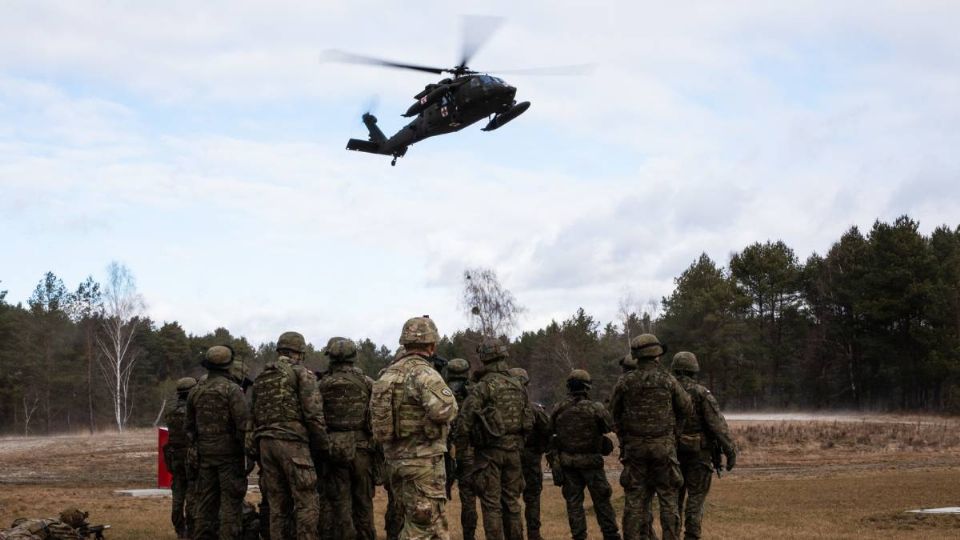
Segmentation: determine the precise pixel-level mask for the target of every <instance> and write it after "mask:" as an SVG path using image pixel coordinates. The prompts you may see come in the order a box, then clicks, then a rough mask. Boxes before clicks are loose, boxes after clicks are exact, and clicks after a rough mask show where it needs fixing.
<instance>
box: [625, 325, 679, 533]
mask: <svg viewBox="0 0 960 540" xmlns="http://www.w3.org/2000/svg"><path fill="white" fill-rule="evenodd" d="M665 350H666V349H665V347H664V346H663V345H661V344H660V341H659V340H658V339H657V337H656V336H654V335H653V334H641V335H639V336H637V337H635V338H633V339H632V340H631V342H630V351H631V354H632V355H633V357H634V358H636V359H637V361H638V363H639V365H638V367H637V369H636V370H634V371H630V372H628V373H626V374H625V375H623V376H621V377H620V380H619V381H618V382H617V385H616V387H615V388H614V390H613V397H612V398H611V400H610V408H611V412H612V413H613V420H614V423H615V427H616V432H617V436H618V437H619V438H620V444H621V454H620V460H621V461H622V462H623V473H622V474H621V475H620V485H622V486H623V489H624V492H625V494H626V500H625V503H624V509H623V537H624V539H625V540H635V539H639V538H642V537H643V536H645V532H646V524H647V523H648V522H649V520H650V519H652V518H651V517H650V516H649V515H648V514H649V512H650V499H651V497H653V495H654V494H656V495H657V496H658V497H659V500H660V527H661V529H663V540H676V539H677V538H678V535H679V533H680V514H679V512H678V510H677V495H678V493H679V489H680V487H681V486H682V484H683V477H682V476H681V474H680V467H679V465H678V462H677V442H676V435H677V433H678V432H679V431H680V430H681V429H682V427H683V422H684V420H685V419H686V418H687V417H688V416H689V415H690V414H692V411H693V407H692V406H691V404H690V397H689V396H687V393H686V391H684V390H683V387H681V386H680V383H679V382H677V380H676V379H674V378H673V376H672V375H670V374H669V373H667V372H665V371H663V370H661V369H660V360H659V359H660V357H661V356H663V354H664V352H665Z"/></svg>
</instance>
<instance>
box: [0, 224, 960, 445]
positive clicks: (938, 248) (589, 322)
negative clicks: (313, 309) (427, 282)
mask: <svg viewBox="0 0 960 540" xmlns="http://www.w3.org/2000/svg"><path fill="white" fill-rule="evenodd" d="M726 263H727V264H726V265H722V264H718V263H717V262H716V261H714V260H712V259H711V258H710V257H708V256H707V255H706V254H703V255H700V256H699V257H698V258H697V259H696V260H694V261H693V262H692V263H691V264H690V266H689V267H688V268H687V269H686V270H684V271H683V273H681V274H680V276H678V277H677V278H676V279H675V287H674V289H673V291H672V292H671V293H670V294H669V295H668V296H666V297H664V298H662V299H661V300H660V301H656V302H649V303H647V304H646V305H639V304H638V303H637V302H634V301H633V300H632V299H631V298H630V297H629V296H625V297H624V298H623V299H621V302H620V305H619V306H618V308H619V309H618V314H619V315H618V320H616V321H600V320H598V319H597V318H595V317H594V316H592V315H590V314H589V313H587V312H586V311H585V310H583V309H582V308H581V309H577V310H576V311H574V312H573V313H572V314H571V315H570V316H569V317H568V318H566V319H564V320H560V321H552V322H551V323H550V324H548V325H546V326H545V327H543V328H540V329H537V330H526V331H523V332H520V333H519V334H518V335H517V333H516V332H515V330H516V328H517V321H518V319H519V317H520V315H521V314H522V312H523V307H522V305H521V303H520V301H518V300H517V299H516V298H514V296H513V295H512V293H511V292H510V291H509V290H507V289H506V288H504V287H503V286H502V285H501V284H500V282H499V281H498V279H497V276H496V273H495V272H494V271H493V270H489V269H469V270H467V271H465V272H464V279H463V288H462V299H461V300H462V306H461V307H462V308H463V310H464V313H465V314H466V315H467V316H468V318H469V319H470V321H471V325H470V327H469V328H465V329H461V330H457V331H455V332H453V333H451V334H448V335H446V336H444V337H443V339H442V341H441V343H440V346H439V347H438V352H439V354H440V355H442V356H444V357H446V358H453V357H462V358H466V359H467V360H469V361H470V362H471V363H472V364H473V365H474V367H478V366H479V360H478V358H477V355H476V353H475V347H476V344H477V343H478V342H479V340H480V338H481V336H483V335H491V334H492V335H500V336H502V337H503V338H504V339H509V340H510V341H511V343H512V345H511V361H512V363H513V364H514V365H517V366H520V367H523V368H526V369H527V370H528V371H529V372H530V374H531V379H532V380H531V394H532V397H533V398H534V399H536V400H538V401H541V402H543V403H545V404H547V405H550V404H552V403H555V402H556V401H558V400H559V399H560V398H561V397H562V395H563V393H564V380H565V377H566V374H567V373H569V371H570V370H571V369H575V368H583V369H587V370H588V371H589V372H590V373H591V374H592V376H593V379H594V387H593V392H594V395H595V396H596V397H600V398H606V397H607V396H609V395H610V393H611V391H612V388H613V385H614V383H615V382H616V379H617V376H618V375H619V373H620V367H619V365H618V361H619V360H620V359H621V358H623V356H624V355H625V354H627V353H628V351H629V348H628V345H627V344H628V343H629V340H630V338H631V337H632V336H636V335H638V334H640V333H644V332H654V333H656V334H657V335H658V336H659V337H660V339H661V340H662V341H664V342H665V343H667V344H668V347H669V349H670V353H668V355H667V358H669V357H670V356H672V352H677V351H680V350H690V351H693V352H695V353H696V354H697V356H698V358H699V359H700V364H701V380H703V381H704V382H705V383H706V384H707V385H708V386H709V387H710V388H711V389H712V390H713V392H714V394H715V395H716V396H717V397H718V399H719V400H720V402H721V404H722V405H723V406H724V407H726V408H728V409H735V410H758V409H776V410H783V409H807V410H808V409H849V410H876V411H931V412H947V413H956V412H960V227H958V228H953V229H951V228H949V227H946V226H942V227H939V228H937V229H935V230H934V231H933V232H932V233H931V234H930V235H924V234H922V233H920V231H919V226H918V223H917V222H916V221H914V220H912V219H911V218H909V217H907V216H903V217H900V218H898V219H896V220H894V221H893V222H892V223H887V222H882V221H877V222H876V223H874V225H873V227H872V228H871V229H870V230H869V231H868V232H867V233H866V234H864V233H862V232H861V231H860V230H859V229H858V228H856V227H853V228H851V229H849V230H848V231H846V232H845V233H844V234H843V235H842V236H841V237H840V239H839V240H837V241H836V242H834V244H833V245H832V246H831V247H830V249H829V250H828V251H827V252H826V253H825V254H816V253H815V254H812V255H810V256H809V257H807V258H806V259H805V260H803V261H801V260H800V259H799V257H798V256H797V254H796V253H795V252H794V251H793V250H792V249H791V248H790V247H789V246H788V245H786V244H785V243H784V242H782V241H766V242H757V243H754V244H752V245H750V246H747V247H745V248H744V249H743V250H741V251H740V252H738V253H734V254H733V255H732V256H731V257H730V259H729V260H728V261H726ZM508 336H510V337H508ZM357 341H358V345H359V349H360V353H359V356H358V364H359V365H360V367H361V368H362V369H364V371H365V372H366V373H367V374H368V375H370V376H372V377H375V376H376V375H377V373H378V372H379V370H380V369H382V368H383V366H385V365H386V364H387V363H388V362H389V361H390V360H391V359H392V357H393V354H394V351H393V349H392V347H387V346H385V345H382V344H377V343H374V342H373V341H372V340H370V339H367V338H361V339H358V340H357ZM324 343H325V339H324V341H323V343H319V342H318V343H317V344H315V345H311V348H310V350H309V352H308V355H307V360H306V362H307V365H308V366H310V367H311V368H312V369H315V370H318V371H321V370H323V369H325V359H324V357H323V355H322V354H321V352H320V350H319V349H320V347H321V346H322V345H323V344H324ZM215 344H225V345H230V346H231V347H232V348H233V349H234V351H235V353H236V357H237V358H238V360H239V361H241V362H243V363H244V364H245V365H246V366H247V367H248V368H249V369H250V371H251V373H252V374H254V375H255V374H256V373H257V372H259V370H260V369H262V366H263V364H264V363H265V362H266V361H268V360H269V359H271V358H272V357H273V356H274V355H275V354H276V353H275V352H273V345H274V344H273V343H263V344H259V345H254V344H251V343H250V342H249V341H248V340H247V339H246V338H244V337H243V336H235V335H233V334H231V332H230V331H229V330H227V329H226V328H218V329H216V330H214V331H212V332H209V333H207V334H203V335H194V334H188V333H187V332H186V331H185V330H184V329H183V328H182V327H181V326H180V324H179V323H177V322H176V321H173V322H157V321H153V320H151V319H150V318H149V317H147V316H146V315H145V314H144V312H143V301H142V299H141V298H140V297H139V295H138V294H137V292H136V288H135V284H134V282H133V277H132V274H131V273H130V272H129V270H128V269H126V267H124V266H123V265H120V264H117V263H113V264H111V266H110V267H109V269H108V272H107V279H106V280H105V282H104V283H103V284H101V283H98V282H97V281H96V280H94V279H93V278H92V277H90V278H87V279H86V280H84V281H83V282H81V283H80V284H78V285H77V286H76V288H73V289H70V288H68V287H67V286H66V285H65V284H64V283H63V282H62V280H60V278H58V277H57V276H56V275H55V274H54V273H52V272H48V273H47V274H46V275H44V276H43V277H42V278H41V279H40V281H39V283H38V285H37V287H36V289H35V290H34V292H33V294H32V295H31V296H30V298H29V299H28V300H27V302H26V305H23V304H16V305H14V304H11V303H9V302H7V301H6V292H5V291H0V432H4V433H54V432H58V431H76V430H81V429H85V430H89V431H91V432H93V431H96V430H98V429H104V428H110V427H113V428H118V429H123V428H125V427H126V426H128V425H135V426H144V425H151V424H154V423H156V422H157V420H158V418H159V417H160V415H161V413H162V411H163V409H164V408H165V407H166V406H167V404H168V403H169V401H170V399H172V396H173V394H174V392H173V386H174V382H175V381H176V379H177V378H179V377H182V376H198V375H200V374H202V371H203V370H202V369H201V368H199V360H200V357H201V355H202V354H203V352H204V351H205V350H206V349H207V348H208V347H210V346H212V345H215ZM668 363H669V362H665V364H668ZM666 367H667V366H665V368H666Z"/></svg>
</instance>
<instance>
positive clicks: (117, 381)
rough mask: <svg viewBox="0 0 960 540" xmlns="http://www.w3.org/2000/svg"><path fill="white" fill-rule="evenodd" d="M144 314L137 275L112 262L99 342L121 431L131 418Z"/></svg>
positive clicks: (106, 377) (105, 289)
mask: <svg viewBox="0 0 960 540" xmlns="http://www.w3.org/2000/svg"><path fill="white" fill-rule="evenodd" d="M143 310H144V302H143V297H142V296H140V294H139V293H138V292H137V286H136V282H135V281H134V279H133V274H132V273H131V272H130V270H129V269H128V268H127V267H126V266H125V265H123V264H120V263H118V262H116V261H114V262H111V263H110V265H109V266H108V267H107V282H106V286H105V287H104V290H103V312H102V313H103V315H102V318H101V324H100V327H101V332H100V336H99V337H98V339H97V347H98V348H99V350H100V355H98V357H97V358H98V360H99V365H100V371H101V373H102V374H103V378H104V380H105V381H106V383H107V390H108V392H109V393H110V397H111V400H112V401H113V414H114V420H115V421H116V423H117V429H118V430H120V431H123V428H124V427H125V426H126V424H127V420H128V419H129V418H130V410H131V405H132V400H131V399H130V398H131V395H130V376H131V375H132V374H133V367H134V365H136V363H137V360H139V358H140V352H141V351H139V350H138V349H137V347H136V346H135V344H134V342H133V339H134V336H135V335H136V332H137V327H138V326H140V324H141V322H142V317H141V315H142V314H143Z"/></svg>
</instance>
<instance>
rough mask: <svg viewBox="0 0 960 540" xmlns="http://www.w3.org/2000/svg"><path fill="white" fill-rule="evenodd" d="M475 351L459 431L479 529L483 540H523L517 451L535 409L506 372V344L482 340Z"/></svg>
mask: <svg viewBox="0 0 960 540" xmlns="http://www.w3.org/2000/svg"><path fill="white" fill-rule="evenodd" d="M477 350H478V352H479V353H480V360H481V361H482V362H483V369H482V370H481V371H480V372H478V373H477V374H476V375H475V378H477V376H479V380H478V381H477V382H476V383H474V385H473V386H472V388H471V390H470V395H469V396H468V397H467V399H466V400H465V401H464V402H463V413H462V415H461V422H460V426H459V429H460V431H461V432H462V433H463V434H464V435H465V436H468V437H470V446H471V447H473V448H474V466H473V471H472V472H471V473H470V474H471V477H472V481H473V486H474V488H475V489H476V492H477V496H478V497H480V507H481V508H482V509H483V532H484V536H485V538H486V539H487V540H503V539H504V538H506V539H508V540H522V538H523V522H522V519H521V516H520V496H521V494H522V492H523V470H522V468H521V465H520V451H521V450H522V449H523V445H524V439H525V437H526V435H527V434H528V433H530V431H531V430H532V429H533V421H534V413H533V409H532V408H531V407H530V398H529V397H528V396H527V390H526V388H524V387H523V383H521V382H520V381H519V380H517V378H516V377H513V376H511V375H510V373H509V371H508V370H509V369H510V368H509V366H508V365H507V362H506V358H507V347H506V345H504V344H503V343H501V342H500V340H498V339H496V338H484V339H483V342H482V343H481V344H480V346H479V347H478V349H477Z"/></svg>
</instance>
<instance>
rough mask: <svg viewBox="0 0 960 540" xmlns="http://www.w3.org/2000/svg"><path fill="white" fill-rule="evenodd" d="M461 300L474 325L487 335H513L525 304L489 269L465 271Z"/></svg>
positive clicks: (477, 329) (482, 333)
mask: <svg viewBox="0 0 960 540" xmlns="http://www.w3.org/2000/svg"><path fill="white" fill-rule="evenodd" d="M461 302H462V304H463V309H464V311H465V312H466V313H467V315H468V317H470V319H471V326H472V327H473V328H474V329H475V330H476V331H478V332H480V334H481V335H484V336H493V337H499V336H504V335H509V334H510V332H512V331H513V330H515V329H516V327H517V318H518V317H519V316H520V314H521V313H523V306H521V305H520V304H518V303H517V300H516V299H515V298H514V297H513V293H511V292H510V291H509V290H507V289H505V288H504V287H503V286H502V285H500V281H499V280H498V279H497V274H496V272H494V271H493V270H491V269H489V268H468V269H467V270H464V272H463V297H462V298H461Z"/></svg>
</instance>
